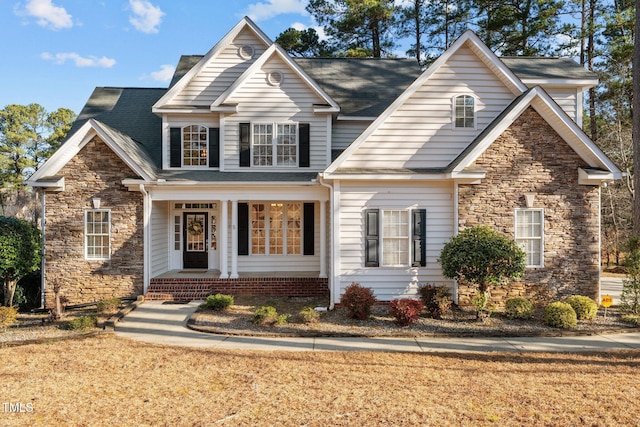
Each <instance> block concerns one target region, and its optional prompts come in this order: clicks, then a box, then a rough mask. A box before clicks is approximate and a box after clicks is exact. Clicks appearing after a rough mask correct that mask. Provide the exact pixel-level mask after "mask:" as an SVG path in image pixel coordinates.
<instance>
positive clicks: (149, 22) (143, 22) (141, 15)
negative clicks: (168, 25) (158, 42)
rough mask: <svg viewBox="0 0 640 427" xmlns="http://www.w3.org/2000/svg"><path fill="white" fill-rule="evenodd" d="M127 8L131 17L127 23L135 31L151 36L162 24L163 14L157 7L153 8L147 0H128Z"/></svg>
mask: <svg viewBox="0 0 640 427" xmlns="http://www.w3.org/2000/svg"><path fill="white" fill-rule="evenodd" d="M129 6H130V7H131V11H132V12H133V16H130V17H129V22H130V23H131V25H133V26H134V27H135V28H136V30H138V31H142V32H143V33H148V34H153V33H157V32H158V26H159V25H160V23H161V22H162V17H163V16H164V15H165V13H164V12H163V11H162V10H161V9H160V7H158V6H154V5H153V4H151V2H149V1H147V0H129Z"/></svg>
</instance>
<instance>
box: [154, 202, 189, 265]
mask: <svg viewBox="0 0 640 427" xmlns="http://www.w3.org/2000/svg"><path fill="white" fill-rule="evenodd" d="M169 214H170V211H169V203H168V202H153V205H152V207H151V277H155V276H157V275H160V274H162V273H164V272H166V271H168V270H169V253H170V252H171V248H170V247H169V234H170V233H169V232H168V230H171V232H173V231H174V228H173V227H174V224H172V223H170V221H172V220H173V218H170V216H169ZM177 233H178V235H180V234H181V233H182V228H181V227H180V222H179V223H178V231H177ZM171 234H173V233H171ZM179 243H180V240H178V244H179Z"/></svg>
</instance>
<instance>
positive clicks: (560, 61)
mask: <svg viewBox="0 0 640 427" xmlns="http://www.w3.org/2000/svg"><path fill="white" fill-rule="evenodd" d="M202 58H203V56H202V55H186V56H182V57H181V58H180V62H179V63H178V66H177V68H176V71H175V74H174V77H173V79H172V81H171V84H170V86H169V87H171V86H173V85H174V84H175V83H176V82H177V81H179V80H180V78H181V77H183V76H184V75H185V74H186V73H187V72H188V71H189V70H190V69H191V68H192V67H193V66H195V65H196V64H197V63H198V62H199V61H200V60H201V59H202ZM501 59H502V61H503V62H504V63H505V65H507V66H508V67H509V68H510V69H512V70H513V71H514V73H515V74H516V75H517V76H518V77H519V78H521V79H558V80H562V79H567V78H571V79H595V78H596V76H595V74H593V73H591V72H589V71H588V70H586V69H584V68H583V67H582V66H580V65H579V64H577V63H576V62H575V61H573V60H571V59H568V58H501ZM294 61H296V63H297V64H298V65H299V66H300V67H301V68H302V69H303V70H304V71H305V72H306V73H307V74H308V75H309V76H310V77H311V78H312V79H313V80H314V81H315V82H316V83H317V84H318V85H319V86H320V87H321V88H322V89H323V90H324V91H325V92H327V94H328V95H329V96H330V97H331V98H333V99H334V100H335V101H336V102H337V103H338V104H339V105H340V107H341V112H340V114H343V115H351V116H363V117H373V116H378V115H379V114H381V113H382V112H383V111H384V110H385V109H386V108H387V107H388V106H389V105H390V104H391V103H392V102H393V101H394V100H395V99H396V98H397V97H398V96H399V95H400V94H401V93H402V92H403V91H404V90H405V89H406V88H407V87H408V86H409V85H410V84H411V83H412V82H413V81H414V80H415V79H416V78H417V77H418V76H419V74H420V73H421V70H420V69H419V68H418V67H417V66H416V64H415V61H414V60H412V59H356V58H294ZM167 90H168V89H164V88H117V87H98V88H96V89H95V90H94V92H93V93H92V95H91V97H90V98H89V100H88V101H87V103H86V105H85V106H84V108H83V109H82V111H81V112H80V114H79V116H78V118H77V120H76V122H75V124H74V125H73V127H72V129H71V131H70V132H69V135H72V134H73V133H74V132H75V131H77V130H78V129H79V128H80V127H81V126H82V125H83V124H84V123H85V122H86V121H87V120H89V119H90V118H94V119H96V120H97V121H99V122H101V123H103V124H104V125H106V127H105V128H104V129H106V130H107V131H108V132H109V133H110V134H111V135H112V137H113V138H115V139H116V140H117V141H116V143H118V144H119V145H121V146H122V147H123V149H125V150H126V151H127V153H129V155H130V156H131V157H132V158H135V159H136V160H137V161H140V162H141V167H143V168H144V169H145V171H148V172H150V173H151V172H153V174H154V175H156V176H157V177H159V178H165V179H167V180H203V181H265V180H269V181H301V180H302V181H308V180H311V179H313V178H314V177H315V175H316V174H315V173H306V172H302V173H287V174H277V173H244V172H241V173H229V172H225V173H220V172H217V171H163V170H162V153H161V144H162V120H161V118H160V117H159V116H157V115H156V114H154V113H152V111H151V110H152V106H153V105H154V104H155V103H156V102H157V101H158V100H159V99H160V98H161V97H162V96H163V95H164V94H165V93H166V92H167ZM516 102H517V100H516V101H514V104H515V103H516ZM512 105H513V104H512ZM423 172H424V171H423Z"/></svg>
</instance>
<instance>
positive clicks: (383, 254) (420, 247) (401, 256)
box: [364, 209, 426, 267]
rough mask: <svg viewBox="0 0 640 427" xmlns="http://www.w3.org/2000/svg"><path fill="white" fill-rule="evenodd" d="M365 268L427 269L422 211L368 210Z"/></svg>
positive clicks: (424, 220) (424, 216)
mask: <svg viewBox="0 0 640 427" xmlns="http://www.w3.org/2000/svg"><path fill="white" fill-rule="evenodd" d="M364 214H365V217H364V228H365V232H364V235H365V244H364V262H365V267H380V266H382V267H409V266H411V267H424V266H426V210H425V209H367V210H365V212H364Z"/></svg>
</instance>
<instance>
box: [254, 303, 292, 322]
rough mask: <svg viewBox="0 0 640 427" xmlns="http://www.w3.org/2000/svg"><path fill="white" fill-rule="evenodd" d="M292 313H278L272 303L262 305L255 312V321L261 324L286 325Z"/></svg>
mask: <svg viewBox="0 0 640 427" xmlns="http://www.w3.org/2000/svg"><path fill="white" fill-rule="evenodd" d="M290 317H291V315H290V314H278V311H277V310H276V308H275V307H273V306H271V305H265V306H262V307H260V308H258V309H256V311H255V312H254V313H253V323H256V324H258V325H261V326H273V325H284V324H287V323H289V318H290Z"/></svg>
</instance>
